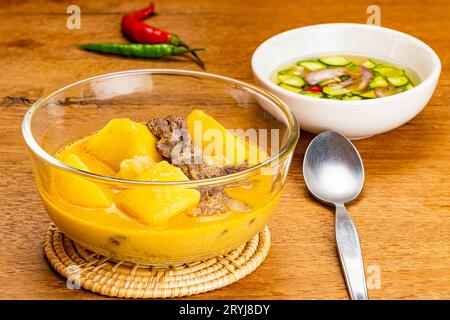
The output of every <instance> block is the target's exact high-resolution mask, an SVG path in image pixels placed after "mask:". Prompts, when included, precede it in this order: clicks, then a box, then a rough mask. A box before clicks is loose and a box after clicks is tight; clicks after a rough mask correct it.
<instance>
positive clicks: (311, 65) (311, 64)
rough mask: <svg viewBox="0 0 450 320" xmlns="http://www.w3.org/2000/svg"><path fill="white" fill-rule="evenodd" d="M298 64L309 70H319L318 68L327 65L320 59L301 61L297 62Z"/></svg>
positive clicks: (323, 67)
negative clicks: (319, 60)
mask: <svg viewBox="0 0 450 320" xmlns="http://www.w3.org/2000/svg"><path fill="white" fill-rule="evenodd" d="M297 65H298V66H301V67H303V68H305V69H308V70H309V71H317V70H321V69H325V68H326V67H327V66H326V65H324V64H323V63H320V62H318V61H312V60H307V61H300V62H298V63H297Z"/></svg>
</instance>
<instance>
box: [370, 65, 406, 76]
mask: <svg viewBox="0 0 450 320" xmlns="http://www.w3.org/2000/svg"><path fill="white" fill-rule="evenodd" d="M373 70H374V71H376V72H378V73H379V74H381V75H383V76H385V77H400V76H403V75H405V71H404V70H401V69H397V68H394V67H389V66H377V67H375V68H374V69H373Z"/></svg>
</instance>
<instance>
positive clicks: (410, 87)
mask: <svg viewBox="0 0 450 320" xmlns="http://www.w3.org/2000/svg"><path fill="white" fill-rule="evenodd" d="M412 88H414V85H413V84H412V83H411V82H409V83H408V84H407V85H406V87H405V89H406V90H411V89H412Z"/></svg>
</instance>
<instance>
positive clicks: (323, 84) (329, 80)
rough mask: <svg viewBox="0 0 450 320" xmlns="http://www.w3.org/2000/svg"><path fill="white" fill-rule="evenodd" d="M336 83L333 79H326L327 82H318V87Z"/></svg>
mask: <svg viewBox="0 0 450 320" xmlns="http://www.w3.org/2000/svg"><path fill="white" fill-rule="evenodd" d="M336 82H337V81H336V80H335V79H328V80H325V81H322V82H319V86H321V87H325V86H326V85H327V84H330V83H336Z"/></svg>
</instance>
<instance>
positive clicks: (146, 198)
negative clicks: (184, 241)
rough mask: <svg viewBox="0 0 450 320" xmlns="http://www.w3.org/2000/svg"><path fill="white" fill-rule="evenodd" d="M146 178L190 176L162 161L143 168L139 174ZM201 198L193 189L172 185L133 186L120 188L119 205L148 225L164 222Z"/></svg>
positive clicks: (159, 224) (139, 177)
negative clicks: (132, 187)
mask: <svg viewBox="0 0 450 320" xmlns="http://www.w3.org/2000/svg"><path fill="white" fill-rule="evenodd" d="M136 179H137V180H144V181H187V180H189V178H188V177H187V176H186V175H185V174H184V173H183V171H182V170H181V169H180V168H178V167H175V166H173V165H171V164H169V163H168V162H167V161H161V162H159V163H156V164H154V165H152V166H151V167H150V168H148V169H146V170H144V171H143V172H142V173H141V174H140V175H138V176H137V178H136ZM199 201H200V193H199V192H198V191H197V190H193V189H183V188H176V187H173V186H168V187H164V186H162V187H158V190H155V189H154V188H150V187H142V188H136V189H130V190H125V191H122V192H120V194H119V195H118V197H117V205H118V206H119V208H120V209H122V210H124V211H125V212H127V213H128V214H130V215H131V216H134V217H136V218H137V219H139V220H140V221H142V222H144V223H145V224H147V225H149V226H153V227H155V226H161V225H164V224H165V223H167V222H168V221H169V220H170V219H171V218H172V217H174V216H176V215H178V214H179V213H181V212H183V211H185V210H188V209H190V208H193V207H195V206H196V205H197V204H198V202H199Z"/></svg>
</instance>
